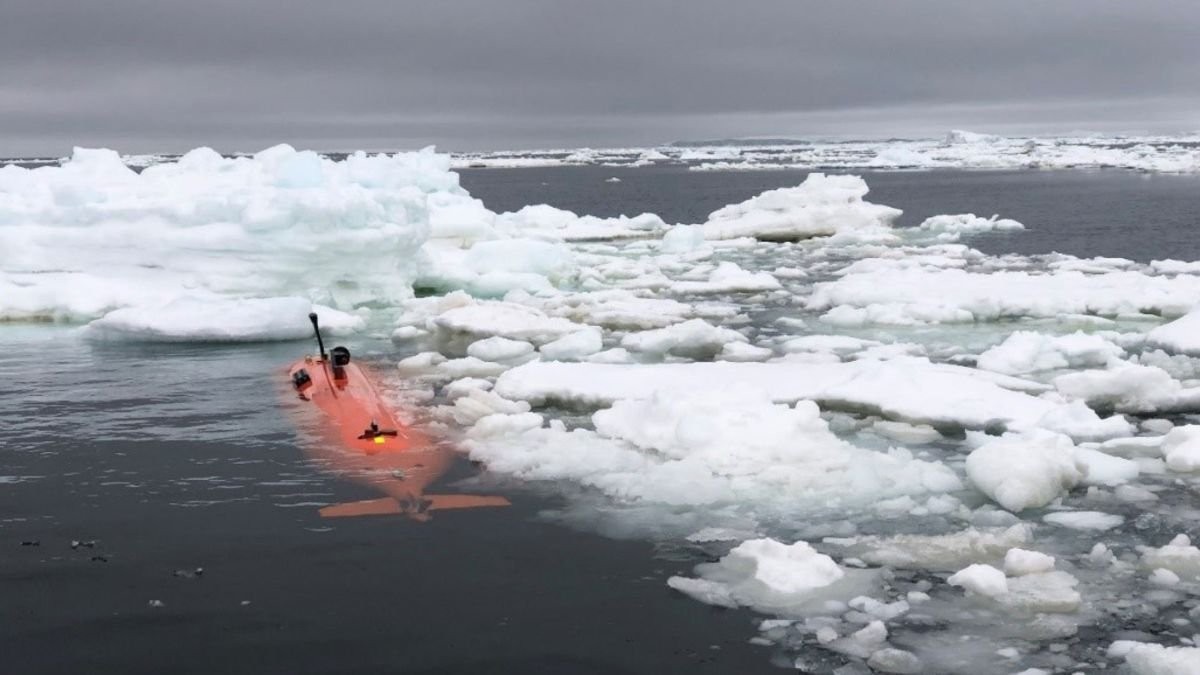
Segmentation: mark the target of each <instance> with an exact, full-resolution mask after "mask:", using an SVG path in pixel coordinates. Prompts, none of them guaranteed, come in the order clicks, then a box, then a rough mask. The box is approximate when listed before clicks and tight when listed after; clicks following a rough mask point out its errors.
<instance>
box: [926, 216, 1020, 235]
mask: <svg viewBox="0 0 1200 675" xmlns="http://www.w3.org/2000/svg"><path fill="white" fill-rule="evenodd" d="M1024 229H1025V226H1024V225H1022V224H1021V223H1018V222H1017V221H1015V220H1011V219H1008V218H1000V217H999V216H992V217H991V218H980V217H979V216H976V215H975V214H974V213H962V214H955V215H940V216H932V217H929V218H926V219H925V220H924V221H922V222H921V224H920V225H918V226H917V227H916V228H915V230H916V231H917V232H920V233H921V234H930V235H933V236H934V237H935V238H936V239H937V240H938V241H949V242H954V241H958V240H959V239H961V238H962V237H964V236H971V235H975V234H980V233H982V232H1003V231H1014V230H1024Z"/></svg>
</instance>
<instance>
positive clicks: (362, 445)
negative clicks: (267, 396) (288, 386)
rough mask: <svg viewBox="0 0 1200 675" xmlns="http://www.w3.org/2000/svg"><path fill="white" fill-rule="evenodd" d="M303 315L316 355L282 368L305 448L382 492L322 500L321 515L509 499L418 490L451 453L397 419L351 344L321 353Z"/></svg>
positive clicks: (448, 462) (414, 514)
mask: <svg viewBox="0 0 1200 675" xmlns="http://www.w3.org/2000/svg"><path fill="white" fill-rule="evenodd" d="M308 318H309V319H310V320H311V321H312V324H313V330H314V331H316V335H317V346H318V348H319V349H320V354H319V356H311V355H310V356H305V357H304V358H303V359H301V360H299V361H297V362H296V363H293V364H292V365H291V367H290V368H288V376H289V377H290V378H291V383H292V387H293V388H294V390H295V392H296V393H297V394H298V396H299V399H300V401H301V403H300V411H301V414H302V415H303V416H304V417H305V418H306V422H313V423H314V424H311V425H310V424H305V425H304V428H302V432H306V435H307V437H308V438H307V440H306V442H305V446H306V449H307V450H308V451H309V453H310V454H311V455H312V456H313V457H314V458H316V459H320V460H322V461H325V462H327V463H328V465H329V467H330V469H332V470H333V471H335V472H337V473H341V474H345V475H347V476H348V477H350V478H351V479H353V480H356V481H358V482H360V483H363V484H366V485H368V486H370V487H372V488H374V489H376V490H378V491H379V492H382V493H383V494H385V495H387V496H386V497H382V498H379V499H368V500H365V501H359V502H350V503H346V504H336V505H333V506H327V507H325V508H323V509H321V515H322V516H325V517H339V516H366V515H387V514H403V515H406V516H408V517H410V518H413V519H416V520H427V519H428V518H429V512H430V511H433V510H437V509H463V508H472V507H478V506H508V505H509V502H508V500H507V499H505V498H504V497H487V496H480V495H427V494H425V492H424V491H425V488H426V487H428V486H429V485H430V484H431V483H433V482H434V481H436V480H437V479H438V478H440V477H441V476H442V474H444V473H446V471H448V470H449V469H450V467H451V466H452V465H453V463H454V457H455V452H454V451H453V450H452V449H450V448H448V447H445V446H444V445H441V444H439V443H437V442H436V441H435V439H433V438H431V437H429V436H427V435H426V434H424V433H422V431H421V430H420V429H417V428H415V427H412V426H408V425H405V424H403V423H401V422H400V421H399V420H397V419H396V416H395V414H394V413H393V412H392V410H391V409H390V408H389V407H388V405H387V404H386V403H385V402H384V399H383V397H382V396H380V394H379V391H378V390H377V389H376V388H375V386H374V384H372V382H371V379H370V378H369V377H368V376H367V374H366V373H364V372H363V370H362V369H361V368H359V367H358V365H356V364H354V363H351V362H350V350H348V349H346V348H345V347H334V348H333V349H331V350H329V353H328V354H326V353H325V343H324V341H323V340H322V339H321V328H320V326H319V325H318V322H317V315H316V314H315V313H313V314H309V315H308ZM313 418H316V419H313Z"/></svg>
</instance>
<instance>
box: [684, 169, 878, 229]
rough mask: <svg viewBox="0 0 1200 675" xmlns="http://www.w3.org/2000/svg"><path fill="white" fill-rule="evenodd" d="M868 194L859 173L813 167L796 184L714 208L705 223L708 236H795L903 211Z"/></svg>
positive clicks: (861, 224) (873, 222)
mask: <svg viewBox="0 0 1200 675" xmlns="http://www.w3.org/2000/svg"><path fill="white" fill-rule="evenodd" d="M866 194H867V184H866V182H864V181H863V179H861V178H859V177H858V176H845V175H842V176H826V175H825V174H821V173H811V174H809V175H808V177H807V178H805V179H804V182H803V183H801V184H800V185H799V186H798V187H793V188H780V189H778V190H769V191H767V192H764V193H762V194H760V195H758V196H757V197H753V198H751V199H748V200H746V201H744V202H742V203H740V204H731V205H729V206H726V207H724V208H722V209H718V210H717V211H714V212H713V213H712V214H711V215H709V217H708V222H707V223H705V224H704V236H705V237H706V238H708V239H734V238H737V237H755V238H757V239H760V240H765V241H795V240H797V239H806V238H809V237H821V236H828V235H832V234H836V233H838V232H844V231H852V230H863V229H869V228H879V227H890V225H891V222H892V221H893V220H894V219H895V218H896V217H897V216H899V215H900V211H899V210H898V209H893V208H891V207H887V206H880V205H877V204H872V203H870V202H864V201H863V197H864V196H865V195H866Z"/></svg>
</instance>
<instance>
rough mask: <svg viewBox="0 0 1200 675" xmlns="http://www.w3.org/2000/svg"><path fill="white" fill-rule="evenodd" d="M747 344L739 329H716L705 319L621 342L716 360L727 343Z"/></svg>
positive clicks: (632, 348)
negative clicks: (715, 356)
mask: <svg viewBox="0 0 1200 675" xmlns="http://www.w3.org/2000/svg"><path fill="white" fill-rule="evenodd" d="M746 341H747V340H746V336H745V335H742V334H741V333H739V332H737V331H735V330H730V329H728V328H721V327H718V326H714V325H712V324H710V323H709V322H707V321H705V320H704V319H692V320H690V321H684V322H683V323H678V324H675V325H673V326H668V327H666V328H658V329H655V330H648V331H642V332H640V333H630V334H629V335H626V336H625V337H624V338H623V339H622V340H621V346H622V347H624V348H625V349H627V350H629V351H634V352H643V353H647V354H655V355H659V356H663V355H666V354H673V355H675V356H686V357H690V358H712V357H713V356H714V355H716V354H717V353H719V352H720V351H721V350H722V349H723V348H724V346H725V345H726V344H728V343H730V342H746Z"/></svg>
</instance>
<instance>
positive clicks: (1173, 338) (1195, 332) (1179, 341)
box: [1146, 308, 1200, 356]
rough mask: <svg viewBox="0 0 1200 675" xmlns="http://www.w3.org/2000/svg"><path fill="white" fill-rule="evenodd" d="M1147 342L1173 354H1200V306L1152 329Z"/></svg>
mask: <svg viewBox="0 0 1200 675" xmlns="http://www.w3.org/2000/svg"><path fill="white" fill-rule="evenodd" d="M1146 342H1147V343H1148V344H1150V345H1152V346H1155V347H1162V348H1163V349H1165V350H1167V351H1168V352H1171V353H1173V354H1188V355H1191V356H1200V308H1197V309H1192V310H1190V311H1189V312H1188V313H1187V314H1184V315H1183V316H1181V317H1179V318H1178V319H1175V320H1174V321H1171V322H1170V323H1165V324H1163V325H1161V326H1158V327H1157V328H1155V329H1153V330H1151V331H1150V332H1149V333H1147V334H1146Z"/></svg>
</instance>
